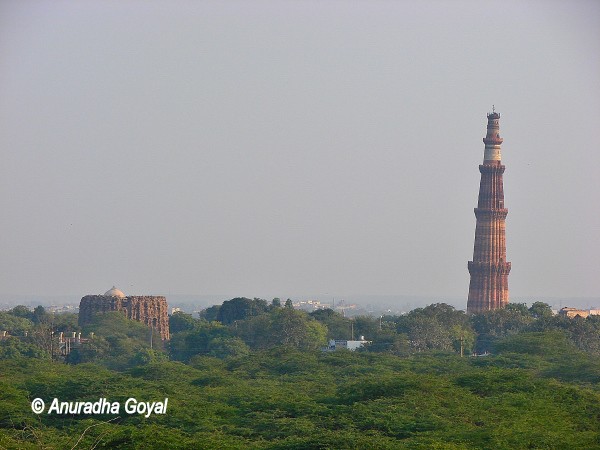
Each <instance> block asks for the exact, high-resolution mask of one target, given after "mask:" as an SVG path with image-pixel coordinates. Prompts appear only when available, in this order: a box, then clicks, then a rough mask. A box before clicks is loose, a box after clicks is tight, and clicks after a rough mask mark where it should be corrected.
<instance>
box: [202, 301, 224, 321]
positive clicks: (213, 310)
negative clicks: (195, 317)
mask: <svg viewBox="0 0 600 450" xmlns="http://www.w3.org/2000/svg"><path fill="white" fill-rule="evenodd" d="M220 309H221V305H213V306H211V307H209V308H206V309H203V310H202V311H200V318H201V319H204V320H208V321H209V322H212V321H214V320H217V317H218V316H219V310H220Z"/></svg>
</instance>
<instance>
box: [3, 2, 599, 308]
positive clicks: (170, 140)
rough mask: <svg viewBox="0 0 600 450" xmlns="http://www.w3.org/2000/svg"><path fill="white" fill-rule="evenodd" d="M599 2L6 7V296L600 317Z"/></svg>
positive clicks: (30, 4) (42, 4) (26, 4)
mask: <svg viewBox="0 0 600 450" xmlns="http://www.w3.org/2000/svg"><path fill="white" fill-rule="evenodd" d="M599 23H600V3H598V2H595V1H573V2H559V1H543V2H542V1H527V2H516V1H508V2H502V3H498V2H476V1H456V2H439V1H426V2H416V1H404V2H383V1H382V2H350V1H348V2H316V1H315V2H310V1H306V2H262V1H256V2H235V1H231V2H187V1H170V2H158V1H146V2H138V1H129V2H118V3H117V2H96V1H77V2H74V1H35V2H33V1H3V2H1V3H0V98H1V99H2V100H1V101H0V151H1V155H2V165H0V183H1V189H0V205H1V207H2V210H3V214H2V217H1V218H0V230H1V231H2V232H1V233H0V240H1V248H2V257H1V258H0V294H2V295H9V294H11V295H12V294H15V295H16V294H21V295H47V296H58V295H73V296H74V297H75V298H78V297H81V296H82V295H84V294H88V293H101V292H104V291H106V290H107V289H109V288H110V287H111V286H112V285H113V284H114V285H117V286H119V287H120V288H121V289H122V290H123V291H125V292H126V293H127V294H146V293H148V294H151V293H152V294H161V295H166V296H167V297H168V296H169V295H183V294H187V295H192V294H197V295H212V294H223V295H232V296H234V295H244V296H248V297H255V296H256V297H265V298H271V297H273V296H279V297H282V298H286V297H293V296H299V295H313V296H317V297H321V298H329V297H335V296H342V297H343V296H360V295H364V296H376V295H381V296H385V295H387V296H415V297H437V298H439V300H440V301H443V300H444V299H449V298H450V299H456V298H458V299H460V298H462V299H464V303H465V304H466V298H467V291H468V286H469V273H468V272H467V261H468V260H469V259H471V257H472V254H473V236H474V230H475V217H474V214H473V208H474V207H475V206H476V203H477V194H478V187H479V177H480V174H479V171H478V165H479V164H481V160H482V157H483V148H484V146H483V143H482V138H483V137H484V136H485V132H486V128H485V127H486V113H487V112H489V111H491V110H492V105H494V107H495V109H496V110H497V111H499V112H500V114H501V119H500V132H501V134H502V137H503V138H504V143H503V144H502V162H503V164H505V165H506V172H505V174H504V191H505V198H506V207H507V208H508V210H509V213H508V218H507V221H506V237H507V257H508V260H509V261H511V262H512V271H511V274H510V278H509V285H510V292H511V300H513V299H514V300H515V301H517V300H519V299H522V300H523V301H525V300H526V299H527V298H528V297H536V298H539V297H553V298H559V297H565V298H576V297H587V298H590V297H591V298H598V297H600V294H599V292H600V282H599V280H600V277H599V276H598V274H599V273H600V260H599V259H598V254H600V239H599V237H598V236H600V212H599V211H600V208H599V207H598V198H599V195H600V181H599V180H600V178H599V177H598V175H597V171H598V168H599V167H600V153H599V152H598V150H597V147H598V144H597V142H596V133H597V131H598V123H600V108H599V107H598V105H600V57H599V56H598V55H600V27H599V26H598V24H599Z"/></svg>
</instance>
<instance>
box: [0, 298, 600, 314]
mask: <svg viewBox="0 0 600 450" xmlns="http://www.w3.org/2000/svg"><path fill="white" fill-rule="evenodd" d="M82 296H83V295H81V296H73V295H69V296H67V295H65V296H43V295H42V296H35V295H31V296H27V295H0V311H6V310H9V309H12V308H14V307H15V306H17V305H24V306H27V307H29V308H31V309H33V308H35V307H36V306H38V305H41V306H43V307H44V308H45V309H46V310H47V311H48V312H50V313H54V314H61V313H78V312H79V302H80V300H81V297H82ZM234 297H235V296H234V295H229V296H227V295H196V296H194V295H172V296H167V302H168V304H169V312H170V313H173V312H175V311H182V312H185V313H188V314H192V315H194V316H195V317H198V314H199V313H200V311H202V310H203V309H206V308H208V307H210V306H212V305H218V304H221V303H222V302H223V301H225V300H229V299H230V298H234ZM291 299H292V304H293V306H294V308H295V309H300V310H303V311H307V312H313V311H316V310H319V309H333V310H334V311H336V312H338V313H340V314H341V315H343V316H346V317H353V316H374V317H379V316H381V315H402V314H405V313H407V312H409V311H411V310H413V309H415V308H422V307H425V306H427V305H430V304H433V303H447V304H449V305H452V306H454V307H455V308H456V309H459V310H464V309H465V304H464V299H463V298H454V297H452V298H443V297H416V296H415V297H412V296H376V295H374V296H368V295H365V296H359V295H352V296H348V297H346V298H339V299H338V298H334V297H332V298H331V299H330V300H325V299H324V298H322V297H319V296H305V297H300V296H298V297H292V298H291ZM266 300H268V301H270V300H271V299H270V298H267V299H266ZM535 302H544V303H547V304H548V305H550V307H551V308H552V310H553V311H554V312H555V313H558V311H559V310H561V309H562V308H571V309H573V310H576V311H591V312H590V314H591V315H594V314H598V312H597V311H599V310H600V297H573V298H558V297H529V298H523V299H520V298H513V299H512V301H511V303H526V304H527V305H531V304H533V303H535Z"/></svg>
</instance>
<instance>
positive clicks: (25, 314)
mask: <svg viewBox="0 0 600 450" xmlns="http://www.w3.org/2000/svg"><path fill="white" fill-rule="evenodd" d="M9 314H12V315H13V316H16V317H22V318H24V319H29V320H32V319H33V311H31V310H30V309H29V308H28V307H27V306H23V305H17V306H15V307H14V308H13V309H11V310H10V311H9Z"/></svg>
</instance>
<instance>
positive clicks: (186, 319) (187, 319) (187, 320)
mask: <svg viewBox="0 0 600 450" xmlns="http://www.w3.org/2000/svg"><path fill="white" fill-rule="evenodd" d="M196 322H197V321H196V319H194V318H193V317H192V315H191V314H186V313H184V312H182V311H177V312H175V313H173V314H172V315H170V316H169V332H170V333H171V334H174V333H180V332H181V331H189V330H193V329H194V327H195V326H196Z"/></svg>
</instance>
